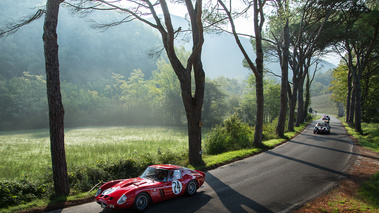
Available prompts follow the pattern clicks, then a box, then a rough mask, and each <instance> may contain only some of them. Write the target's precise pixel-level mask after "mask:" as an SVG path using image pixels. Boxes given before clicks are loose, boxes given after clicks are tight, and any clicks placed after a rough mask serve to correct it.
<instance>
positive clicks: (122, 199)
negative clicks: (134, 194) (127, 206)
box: [117, 195, 128, 204]
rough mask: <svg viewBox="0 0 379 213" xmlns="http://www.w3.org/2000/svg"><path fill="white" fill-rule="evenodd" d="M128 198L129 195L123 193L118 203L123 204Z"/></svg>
mask: <svg viewBox="0 0 379 213" xmlns="http://www.w3.org/2000/svg"><path fill="white" fill-rule="evenodd" d="M126 199H128V197H126V195H122V196H121V197H120V198H119V199H118V201H117V204H123V203H125V201H126Z"/></svg>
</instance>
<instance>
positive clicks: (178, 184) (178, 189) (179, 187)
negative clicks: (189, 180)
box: [165, 169, 184, 198]
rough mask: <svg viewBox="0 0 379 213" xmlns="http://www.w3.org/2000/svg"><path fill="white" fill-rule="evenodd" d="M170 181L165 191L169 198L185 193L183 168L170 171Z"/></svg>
mask: <svg viewBox="0 0 379 213" xmlns="http://www.w3.org/2000/svg"><path fill="white" fill-rule="evenodd" d="M168 180H169V181H168V182H167V186H166V188H165V190H166V191H165V193H166V196H167V198H172V197H176V196H179V195H182V194H183V190H184V189H183V184H182V180H183V179H182V170H180V169H177V170H172V171H170V173H169V179H168Z"/></svg>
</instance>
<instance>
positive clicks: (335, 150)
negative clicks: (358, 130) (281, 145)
mask: <svg viewBox="0 0 379 213" xmlns="http://www.w3.org/2000/svg"><path fill="white" fill-rule="evenodd" d="M333 141H339V142H344V143H346V142H345V141H343V140H339V139H336V138H333ZM288 143H296V144H299V145H304V146H311V147H315V148H320V149H326V150H330V151H334V152H340V153H344V154H348V155H355V156H361V157H366V158H371V159H373V160H379V158H376V157H373V156H369V155H362V154H359V153H355V152H347V151H343V150H339V149H333V148H329V147H324V146H319V145H313V144H308V143H303V142H298V141H294V140H291V141H288Z"/></svg>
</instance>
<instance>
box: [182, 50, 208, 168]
mask: <svg viewBox="0 0 379 213" xmlns="http://www.w3.org/2000/svg"><path fill="white" fill-rule="evenodd" d="M193 67H194V72H195V84H196V88H195V95H194V97H192V95H191V93H192V92H191V81H187V83H188V85H187V86H186V88H187V89H189V91H187V92H186V94H185V96H183V102H184V105H185V108H186V115H187V121H188V137H189V138H188V143H189V144H188V146H189V153H188V154H189V161H190V163H191V164H192V165H200V164H203V160H202V151H201V127H202V125H203V124H202V121H201V113H202V112H201V110H202V108H203V102H204V90H205V73H204V70H203V65H202V62H201V53H200V54H199V55H198V57H197V59H196V62H195V63H194V66H193ZM184 98H185V99H186V100H184Z"/></svg>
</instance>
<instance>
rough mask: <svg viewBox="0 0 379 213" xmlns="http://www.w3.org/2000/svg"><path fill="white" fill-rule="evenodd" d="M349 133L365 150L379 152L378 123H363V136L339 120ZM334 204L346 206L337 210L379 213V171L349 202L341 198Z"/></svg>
mask: <svg viewBox="0 0 379 213" xmlns="http://www.w3.org/2000/svg"><path fill="white" fill-rule="evenodd" d="M339 119H340V120H341V121H342V123H343V125H344V126H345V128H346V129H347V131H348V133H349V134H351V135H352V136H353V137H354V138H356V139H357V140H358V143H359V144H360V145H362V146H363V147H365V148H368V149H370V150H373V151H375V152H379V124H378V123H362V131H363V134H359V133H357V132H355V131H354V128H351V127H349V125H348V124H347V123H346V122H344V120H343V119H344V118H339ZM334 203H337V204H338V203H340V204H344V205H337V204H334V205H336V208H337V209H340V212H341V210H343V208H344V207H343V206H350V208H352V209H351V210H352V211H368V212H379V171H378V172H376V173H375V174H374V175H373V176H372V177H371V178H370V180H369V181H367V182H365V183H363V184H362V186H361V187H360V189H359V191H358V194H357V196H355V197H352V198H351V199H349V200H346V198H343V197H341V198H340V199H338V198H336V201H335V202H334ZM341 206H342V207H341Z"/></svg>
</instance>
